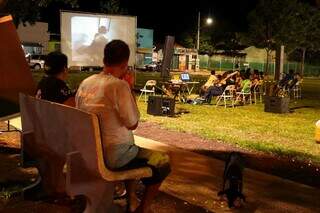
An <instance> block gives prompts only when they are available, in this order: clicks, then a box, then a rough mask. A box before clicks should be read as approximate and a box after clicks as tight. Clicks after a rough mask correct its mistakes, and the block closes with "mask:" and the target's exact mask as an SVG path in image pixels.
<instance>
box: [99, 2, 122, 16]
mask: <svg viewBox="0 0 320 213" xmlns="http://www.w3.org/2000/svg"><path fill="white" fill-rule="evenodd" d="M100 8H101V12H103V13H107V14H127V10H126V9H124V8H121V5H120V0H101V1H100Z"/></svg>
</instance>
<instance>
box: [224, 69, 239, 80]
mask: <svg viewBox="0 0 320 213" xmlns="http://www.w3.org/2000/svg"><path fill="white" fill-rule="evenodd" d="M237 73H238V71H235V72H233V73H231V74H229V75H227V77H226V78H225V80H227V79H229V78H231V77H232V76H234V75H235V74H237Z"/></svg>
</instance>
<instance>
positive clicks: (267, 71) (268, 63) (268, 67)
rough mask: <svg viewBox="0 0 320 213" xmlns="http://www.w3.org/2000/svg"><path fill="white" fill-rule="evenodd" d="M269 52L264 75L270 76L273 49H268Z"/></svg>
mask: <svg viewBox="0 0 320 213" xmlns="http://www.w3.org/2000/svg"><path fill="white" fill-rule="evenodd" d="M266 52H267V61H266V66H265V71H264V75H265V76H266V77H267V78H268V75H269V70H270V66H269V65H270V61H271V60H270V58H271V57H270V54H271V50H270V49H266Z"/></svg>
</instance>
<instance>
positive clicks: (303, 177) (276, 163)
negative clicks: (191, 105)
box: [135, 122, 320, 188]
mask: <svg viewBox="0 0 320 213" xmlns="http://www.w3.org/2000/svg"><path fill="white" fill-rule="evenodd" d="M135 134H137V135H139V136H143V137H146V138H150V139H153V140H156V141H161V142H163V143H166V144H169V145H173V146H176V147H179V148H182V149H186V150H190V151H195V152H199V153H201V154H205V155H207V156H210V157H214V158H218V159H221V160H225V159H226V156H227V155H228V153H230V152H231V151H238V152H241V153H243V155H244V156H245V159H246V167H248V168H252V169H255V170H259V171H262V172H265V173H269V174H273V175H276V176H279V177H283V178H286V179H290V180H293V181H296V182H299V183H303V184H306V185H310V186H314V187H318V188H319V187H320V165H317V164H313V163H312V162H308V161H298V160H296V159H294V158H286V157H279V156H276V155H272V154H265V153H262V152H255V151H249V150H245V149H242V148H239V147H236V146H233V145H230V144H226V143H223V142H221V141H216V140H206V139H203V138H201V137H199V136H197V135H194V134H190V133H185V132H176V131H172V130H167V129H164V128H162V127H161V126H160V125H159V124H156V123H152V122H142V123H140V125H139V127H138V129H137V130H136V131H135Z"/></svg>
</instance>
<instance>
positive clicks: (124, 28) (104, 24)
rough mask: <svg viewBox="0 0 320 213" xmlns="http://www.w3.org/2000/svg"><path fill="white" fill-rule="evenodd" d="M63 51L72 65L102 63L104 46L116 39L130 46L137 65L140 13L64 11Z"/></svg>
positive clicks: (62, 18) (133, 62) (62, 24)
mask: <svg viewBox="0 0 320 213" xmlns="http://www.w3.org/2000/svg"><path fill="white" fill-rule="evenodd" d="M60 27H61V29H60V31H61V51H62V52H63V53H64V54H66V55H67V56H68V59H69V60H68V62H69V63H68V65H69V66H80V67H86V66H93V67H103V49H104V47H105V45H106V44H107V43H108V42H110V41H112V40H115V39H120V40H122V41H124V42H126V43H127V44H128V45H129V48H130V58H129V66H134V64H135V60H136V48H137V44H136V42H137V17H135V16H121V15H108V14H92V13H82V12H66V11H61V25H60Z"/></svg>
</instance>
